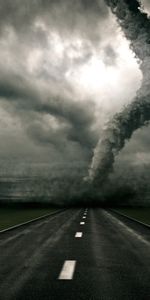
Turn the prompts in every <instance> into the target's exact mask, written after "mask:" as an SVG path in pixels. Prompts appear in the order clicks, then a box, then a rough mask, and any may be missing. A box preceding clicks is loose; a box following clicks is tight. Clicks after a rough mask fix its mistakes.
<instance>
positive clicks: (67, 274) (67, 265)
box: [58, 260, 76, 280]
mask: <svg viewBox="0 0 150 300" xmlns="http://www.w3.org/2000/svg"><path fill="white" fill-rule="evenodd" d="M75 266H76V260H65V262H64V264H63V266H62V269H61V272H60V274H59V277H58V279H59V280H71V279H73V275H74V271H75Z"/></svg>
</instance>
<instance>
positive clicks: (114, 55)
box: [0, 0, 150, 164]
mask: <svg viewBox="0 0 150 300" xmlns="http://www.w3.org/2000/svg"><path fill="white" fill-rule="evenodd" d="M143 3H144V5H145V9H146V10H148V8H150V4H149V1H148V0H143ZM0 58H1V59H0V138H1V144H0V159H3V160H4V159H5V160H7V159H11V158H17V159H18V160H22V159H31V160H33V161H37V162H43V161H44V162H47V163H49V164H51V163H55V162H56V163H58V162H61V161H63V162H65V163H67V162H73V161H87V163H88V164H89V161H90V160H91V157H92V151H93V148H94V147H95V145H96V143H97V141H98V139H99V136H100V133H101V130H102V128H103V126H104V125H105V122H106V121H108V120H109V119H110V118H111V117H112V116H113V115H114V114H115V113H116V112H118V111H120V110H121V109H122V108H123V107H124V106H125V105H127V104H128V103H130V102H132V100H133V99H134V97H135V94H136V91H137V90H138V89H139V87H140V84H141V79H142V74H141V71H140V69H139V61H138V60H137V59H136V58H135V55H134V53H132V51H131V50H130V46H129V41H127V40H126V38H125V37H124V34H123V32H122V31H121V29H120V27H119V25H118V24H117V21H116V19H115V16H114V15H112V13H111V12H110V10H109V9H108V7H107V6H106V4H105V2H104V1H103V0H95V1H90V0H76V1H74V0H63V1H61V0H57V1H56V0H55V1H54V0H51V1H48V0H33V1H31V0H22V1H20V0H13V1H12V0H0ZM148 136H149V132H148V130H147V129H144V130H140V131H139V132H138V133H136V135H135V137H133V141H131V142H130V145H129V146H128V145H127V147H126V148H125V150H124V152H123V154H122V159H123V157H125V156H126V155H127V154H128V153H130V154H132V163H133V160H134V163H135V162H136V161H138V160H139V157H141V156H140V155H142V159H144V160H147V158H148V157H147V153H148V151H149V143H148V142H147V138H148ZM137 153H138V154H137ZM128 157H129V156H128Z"/></svg>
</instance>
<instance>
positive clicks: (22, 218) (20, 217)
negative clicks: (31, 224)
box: [0, 207, 58, 230]
mask: <svg viewBox="0 0 150 300" xmlns="http://www.w3.org/2000/svg"><path fill="white" fill-rule="evenodd" d="M56 210H58V209H55V208H9V207H6V208H0V230H3V229H5V228H8V227H11V226H14V225H17V224H20V223H23V222H27V221H30V220H32V219H35V218H38V217H40V216H43V215H46V214H50V213H53V212H55V211H56Z"/></svg>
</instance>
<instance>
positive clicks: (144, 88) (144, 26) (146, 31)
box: [89, 0, 150, 187]
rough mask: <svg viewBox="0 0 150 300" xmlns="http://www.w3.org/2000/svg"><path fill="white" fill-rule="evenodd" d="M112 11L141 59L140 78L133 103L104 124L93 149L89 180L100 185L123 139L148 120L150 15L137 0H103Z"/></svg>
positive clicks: (110, 167) (111, 168)
mask: <svg viewBox="0 0 150 300" xmlns="http://www.w3.org/2000/svg"><path fill="white" fill-rule="evenodd" d="M105 1H106V3H107V5H108V6H109V7H110V9H111V11H112V13H113V14H115V16H116V18H117V21H118V23H119V25H120V26H121V28H122V30H123V32H124V35H125V37H126V38H127V39H128V40H129V41H130V47H131V49H132V51H133V52H134V53H135V55H136V57H137V59H138V60H139V63H140V68H141V71H142V74H143V79H142V83H141V87H140V89H139V90H138V91H137V94H136V97H135V99H133V101H132V103H131V104H129V105H128V106H127V107H125V108H124V109H123V110H122V111H121V112H120V113H117V114H115V115H114V117H113V118H112V119H111V120H110V121H109V122H108V123H107V124H106V125H105V128H104V129H103V132H102V133H101V137H100V139H99V141H98V144H97V146H96V148H95V149H94V155H93V158H92V162H91V165H90V168H89V181H91V182H92V183H93V185H94V186H96V187H100V186H101V185H102V184H103V183H104V182H105V181H106V180H107V178H108V176H109V174H110V172H111V171H112V170H113V163H114V161H115V157H116V155H117V154H118V153H119V151H120V150H121V149H122V148H123V147H124V145H125V142H126V140H129V139H130V138H131V137H132V134H133V133H134V131H135V130H137V129H138V128H140V127H142V126H145V125H146V124H148V122H149V120H150V19H149V18H148V16H147V14H146V13H144V11H143V10H142V6H141V3H140V2H139V1H137V0H132V1H131V0H105Z"/></svg>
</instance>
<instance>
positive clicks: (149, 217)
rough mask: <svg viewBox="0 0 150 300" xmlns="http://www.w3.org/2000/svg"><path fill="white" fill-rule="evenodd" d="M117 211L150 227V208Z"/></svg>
mask: <svg viewBox="0 0 150 300" xmlns="http://www.w3.org/2000/svg"><path fill="white" fill-rule="evenodd" d="M115 210H116V211H118V212H120V213H123V214H124V215H127V216H129V217H131V218H134V219H136V220H138V221H140V222H143V223H146V224H149V225H150V207H148V208H118V209H115Z"/></svg>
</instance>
